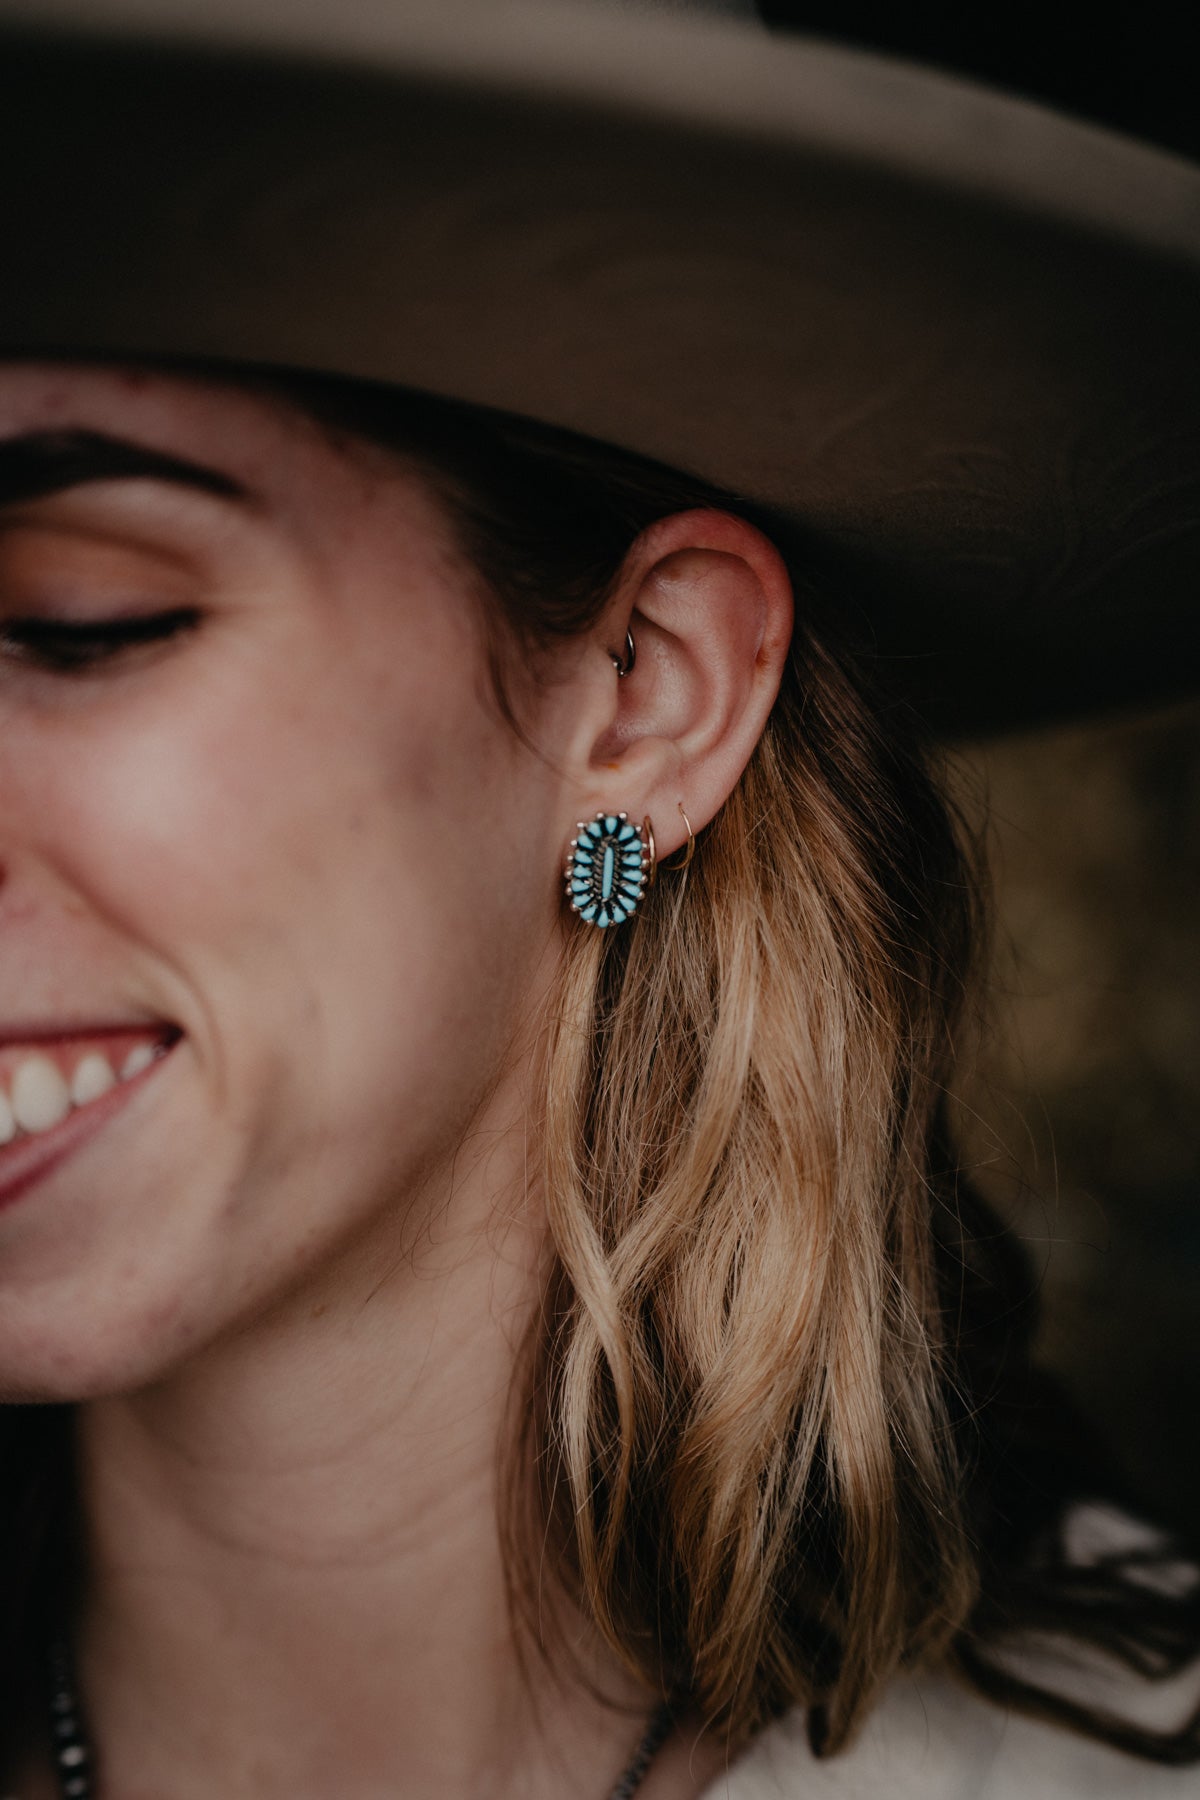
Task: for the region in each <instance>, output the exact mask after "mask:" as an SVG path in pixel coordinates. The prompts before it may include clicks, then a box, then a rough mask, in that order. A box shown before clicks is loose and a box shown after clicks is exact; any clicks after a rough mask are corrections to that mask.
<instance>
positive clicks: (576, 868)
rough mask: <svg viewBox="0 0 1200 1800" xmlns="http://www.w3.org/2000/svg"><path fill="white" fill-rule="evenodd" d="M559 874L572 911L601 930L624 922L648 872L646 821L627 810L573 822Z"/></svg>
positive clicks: (634, 907)
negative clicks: (637, 822) (637, 819)
mask: <svg viewBox="0 0 1200 1800" xmlns="http://www.w3.org/2000/svg"><path fill="white" fill-rule="evenodd" d="M575 832H576V835H575V836H574V837H573V838H572V839H571V843H570V846H569V854H568V856H567V862H566V867H565V869H564V870H563V874H564V876H565V878H566V884H567V900H568V902H569V904H570V907H571V911H572V912H576V913H578V914H579V916H580V918H581V919H583V920H585V921H586V923H587V924H589V925H598V926H599V927H600V928H601V929H602V930H605V929H607V927H608V926H610V925H623V924H624V923H625V921H626V919H628V918H629V917H630V916H631V915H632V914H633V913H634V912H635V911H636V910H637V907H638V906H639V904H640V903H641V899H642V895H643V894H644V893H645V891H646V886H647V883H648V882H649V880H650V875H651V858H650V850H649V847H648V841H647V840H649V842H653V834H652V832H651V829H650V821H649V819H646V820H644V821H643V823H642V826H641V828H640V829H639V827H638V826H636V825H631V824H630V823H629V815H628V813H602V812H601V813H597V814H596V817H595V818H594V819H591V820H589V821H588V822H587V823H585V822H584V821H583V820H582V819H581V820H580V822H579V824H578V825H577V826H576V827H575Z"/></svg>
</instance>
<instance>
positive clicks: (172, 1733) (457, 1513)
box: [79, 1151, 651, 1800]
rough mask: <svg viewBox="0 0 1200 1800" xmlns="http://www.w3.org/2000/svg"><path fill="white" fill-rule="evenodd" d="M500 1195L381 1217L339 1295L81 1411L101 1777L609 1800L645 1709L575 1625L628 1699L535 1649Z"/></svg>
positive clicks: (89, 1645) (524, 1295)
mask: <svg viewBox="0 0 1200 1800" xmlns="http://www.w3.org/2000/svg"><path fill="white" fill-rule="evenodd" d="M487 1166H488V1169H489V1171H490V1172H491V1174H492V1176H493V1178H494V1176H495V1172H496V1157H495V1152H494V1151H493V1152H492V1153H491V1154H489V1157H488V1159H487ZM494 1199H495V1195H494V1193H493V1194H491V1195H485V1194H483V1192H482V1190H481V1189H480V1188H479V1186H478V1183H474V1184H473V1183H472V1182H471V1181H470V1180H468V1181H467V1182H463V1183H460V1184H458V1185H456V1187H455V1190H454V1198H453V1201H452V1202H451V1201H450V1200H449V1199H448V1198H447V1197H446V1196H444V1195H443V1196H442V1197H441V1203H440V1204H439V1205H438V1206H437V1207H431V1206H429V1205H428V1204H427V1205H426V1206H425V1208H424V1211H423V1215H422V1216H423V1217H424V1219H425V1221H426V1228H425V1230H424V1232H423V1234H422V1240H421V1244H420V1247H419V1249H418V1250H417V1251H416V1252H413V1251H412V1250H411V1249H409V1250H408V1251H407V1253H404V1252H403V1251H402V1248H401V1246H400V1245H399V1243H398V1242H397V1241H394V1235H393V1234H392V1233H389V1232H384V1233H382V1234H375V1235H373V1236H372V1238H371V1241H370V1242H369V1243H363V1244H361V1245H359V1246H357V1247H356V1248H355V1250H354V1251H353V1253H352V1254H350V1255H349V1256H348V1258H347V1259H346V1261H345V1262H344V1263H343V1264H342V1265H341V1266H339V1268H338V1269H337V1270H336V1271H335V1272H333V1273H330V1274H329V1275H328V1276H327V1278H325V1279H324V1280H323V1284H322V1288H321V1291H319V1292H317V1291H315V1290H313V1289H311V1288H310V1289H308V1290H307V1291H306V1292H305V1293H304V1294H302V1295H297V1296H292V1297H291V1298H290V1299H289V1300H288V1301H287V1302H286V1303H285V1304H283V1305H281V1306H280V1307H279V1308H278V1309H277V1310H276V1311H275V1313H274V1314H272V1315H271V1316H270V1317H267V1318H264V1319H260V1320H259V1321H257V1322H256V1324H255V1325H254V1327H253V1328H252V1329H247V1330H244V1331H242V1332H239V1333H238V1334H237V1335H235V1336H233V1337H231V1338H229V1339H228V1340H226V1341H222V1342H220V1343H217V1344H214V1345H212V1346H210V1347H209V1348H208V1349H207V1350H206V1351H205V1352H204V1353H203V1354H202V1355H199V1356H197V1357H194V1358H192V1359H191V1360H190V1361H189V1362H188V1363H187V1364H186V1366H184V1367H182V1368H180V1369H179V1370H178V1371H176V1372H175V1373H174V1374H172V1375H171V1376H170V1377H168V1378H165V1379H163V1380H161V1381H159V1382H157V1383H156V1384H155V1385H154V1386H153V1387H150V1388H147V1389H143V1390H141V1391H139V1392H137V1393H133V1394H127V1395H122V1396H119V1397H115V1398H107V1399H103V1400H99V1401H96V1402H92V1403H90V1404H88V1405H87V1406H85V1407H84V1408H83V1409H82V1411H81V1424H80V1430H81V1467H82V1479H83V1499H84V1511H85V1518H86V1523H87V1531H88V1537H89V1569H90V1584H89V1591H88V1596H87V1603H86V1607H85V1612H84V1617H83V1620H82V1623H81V1629H80V1645H79V1664H80V1682H81V1687H82V1691H83V1694H84V1696H85V1705H86V1710H87V1712H88V1714H89V1716H90V1717H91V1719H92V1720H93V1721H94V1722H95V1735H96V1738H97V1741H98V1747H99V1754H100V1757H101V1759H102V1764H103V1767H104V1769H105V1771H106V1783H105V1786H106V1791H108V1792H111V1793H112V1794H119V1795H120V1796H121V1800H126V1796H128V1797H129V1800H142V1797H143V1796H147V1797H148V1796H149V1795H152V1794H155V1795H157V1794H163V1793H169V1794H170V1795H171V1796H172V1800H191V1796H192V1794H193V1793H195V1795H197V1796H199V1795H201V1794H204V1795H206V1796H208V1795H211V1794H212V1793H213V1792H220V1793H222V1794H223V1795H226V1796H228V1797H229V1800H241V1797H242V1796H247V1797H248V1796H250V1795H254V1796H255V1797H256V1800H267V1797H270V1796H275V1795H280V1796H282V1795H284V1794H287V1795H289V1796H296V1797H299V1800H305V1797H307V1796H312V1797H313V1800H316V1797H317V1796H328V1795H329V1794H330V1793H335V1792H336V1793H337V1794H339V1795H340V1796H346V1797H347V1800H357V1797H359V1796H361V1797H362V1800H366V1797H367V1796H371V1797H372V1800H374V1797H382V1796H384V1795H395V1794H396V1793H403V1794H404V1795H406V1796H409V1797H411V1800H424V1796H429V1797H430V1800H433V1796H434V1795H437V1796H438V1800H458V1797H462V1800H465V1797H466V1796H471V1797H472V1800H484V1797H488V1800H490V1797H492V1796H495V1797H496V1800H502V1797H507V1796H508V1795H510V1794H511V1795H515V1794H517V1793H521V1794H523V1795H527V1796H541V1795H545V1796H546V1797H547V1800H549V1796H551V1795H561V1794H562V1793H564V1792H571V1793H578V1794H580V1795H583V1796H587V1795H588V1794H591V1793H593V1792H594V1793H595V1796H596V1800H603V1796H604V1795H605V1794H606V1793H607V1792H608V1790H609V1788H610V1787H611V1785H612V1782H613V1781H614V1780H615V1778H616V1776H617V1774H618V1772H619V1770H620V1769H621V1767H622V1766H623V1764H624V1763H625V1762H626V1761H627V1760H628V1757H629V1755H630V1754H631V1752H632V1748H633V1746H634V1744H635V1743H636V1741H637V1738H638V1736H639V1734H640V1732H641V1730H642V1728H643V1727H644V1723H645V1717H646V1714H647V1713H648V1712H649V1710H650V1707H651V1701H650V1698H649V1696H645V1695H642V1694H640V1693H638V1692H637V1691H636V1690H634V1689H631V1688H630V1686H629V1684H628V1683H623V1682H621V1681H619V1680H617V1679H615V1678H614V1676H613V1671H612V1668H611V1667H610V1666H609V1665H608V1664H607V1663H606V1660H605V1657H604V1655H603V1654H602V1653H601V1652H600V1651H599V1650H598V1648H597V1647H596V1646H595V1645H594V1644H593V1643H592V1642H591V1641H590V1639H589V1636H588V1631H587V1628H586V1627H585V1625H584V1624H583V1622H582V1621H579V1620H577V1621H575V1624H574V1632H573V1636H574V1638H575V1641H576V1642H577V1644H578V1646H579V1648H580V1652H581V1658H582V1661H583V1663H584V1665H585V1666H586V1667H587V1668H588V1673H589V1674H590V1675H592V1677H593V1678H599V1679H600V1680H601V1681H602V1682H603V1681H606V1680H607V1684H608V1686H609V1689H610V1692H612V1693H613V1694H614V1696H615V1697H616V1698H619V1699H620V1700H621V1701H623V1702H625V1708H624V1709H623V1710H622V1709H619V1708H615V1707H613V1706H610V1705H606V1704H604V1703H603V1702H601V1701H600V1700H598V1699H596V1698H595V1697H593V1696H592V1695H590V1694H589V1693H588V1692H587V1689H586V1687H585V1686H584V1685H582V1684H581V1685H577V1686H571V1687H569V1688H567V1687H564V1688H561V1689H558V1690H556V1691H555V1692H554V1693H553V1695H552V1694H551V1692H550V1689H549V1685H548V1683H549V1677H548V1675H547V1673H546V1671H545V1669H544V1668H543V1666H542V1665H541V1664H540V1663H539V1661H538V1659H537V1658H536V1656H526V1657H524V1658H523V1657H521V1656H520V1655H519V1653H518V1652H519V1646H518V1644H517V1642H516V1640H515V1637H514V1627H513V1624H512V1621H511V1620H510V1617H509V1611H508V1607H507V1603H506V1592H505V1582H504V1569H503V1564H502V1556H501V1550H500V1545H499V1541H498V1535H497V1512H498V1498H499V1496H498V1492H497V1460H498V1451H499V1448H500V1445H501V1443H502V1439H503V1433H504V1431H505V1428H506V1423H507V1419H508V1411H509V1404H510V1386H511V1383H512V1380H513V1376H514V1371H515V1369H516V1366H517V1361H518V1356H519V1351H520V1348H521V1344H522V1341H523V1339H524V1337H525V1333H526V1330H527V1328H528V1325H529V1322H530V1319H531V1316H532V1311H533V1308H534V1306H535V1305H536V1302H537V1296H538V1290H539V1282H538V1276H537V1263H538V1257H539V1254H540V1252H539V1247H538V1246H539V1239H538V1235H537V1233H536V1232H535V1231H534V1230H533V1229H532V1228H531V1226H530V1224H529V1222H528V1218H527V1214H526V1212H525V1210H524V1209H520V1210H519V1211H518V1212H517V1213H516V1215H515V1216H514V1217H512V1219H511V1220H510V1222H509V1223H508V1224H507V1226H506V1227H504V1228H503V1229H501V1227H499V1226H497V1225H496V1223H495V1221H496V1219H497V1217H498V1216H499V1214H498V1211H497V1209H496V1207H495V1205H494ZM485 1201H486V1202H487V1203H486V1204H484V1202H485ZM511 1210H512V1209H510V1211H511ZM408 1216H409V1217H410V1218H411V1217H413V1216H414V1215H413V1212H412V1209H409V1214H408Z"/></svg>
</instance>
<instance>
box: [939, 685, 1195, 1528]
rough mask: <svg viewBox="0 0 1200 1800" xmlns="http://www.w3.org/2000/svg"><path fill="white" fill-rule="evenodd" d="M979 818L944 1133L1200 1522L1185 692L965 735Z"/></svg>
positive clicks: (1119, 1417) (1122, 1415)
mask: <svg viewBox="0 0 1200 1800" xmlns="http://www.w3.org/2000/svg"><path fill="white" fill-rule="evenodd" d="M957 782H958V786H959V789H960V791H961V796H962V798H963V801H964V804H965V806H966V809H967V810H968V811H969V812H970V813H971V814H972V815H973V816H974V817H975V818H976V819H978V818H979V817H981V816H982V815H983V814H984V813H986V814H987V816H988V818H989V821H990V822H989V824H988V828H987V829H988V835H989V845H990V853H991V861H992V866H993V871H994V875H995V881H996V947H995V954H994V959H993V967H992V973H991V981H990V1006H991V1018H990V1021H989V1022H988V1023H987V1025H986V1027H985V1028H984V1029H982V1030H981V1029H979V1028H976V1029H975V1030H974V1032H973V1033H972V1037H971V1039H970V1041H968V1042H967V1043H965V1044H964V1047H963V1056H962V1064H961V1070H960V1077H959V1081H958V1084H957V1107H956V1111H957V1124H958V1131H959V1139H960V1142H961V1143H962V1145H963V1146H964V1148H965V1151H966V1160H967V1163H968V1166H969V1167H971V1168H972V1170H973V1173H974V1175H975V1177H976V1179H977V1180H978V1181H979V1183H980V1185H981V1186H982V1187H983V1189H984V1191H985V1193H986V1194H987V1195H988V1196H989V1198H991V1199H992V1200H994V1201H995V1202H996V1203H997V1204H999V1206H1000V1207H1001V1209H1002V1211H1004V1212H1005V1213H1006V1214H1007V1215H1008V1216H1009V1217H1010V1219H1011V1220H1012V1221H1013V1222H1014V1223H1015V1225H1016V1227H1017V1229H1018V1231H1019V1232H1020V1234H1021V1236H1022V1237H1023V1238H1024V1239H1025V1240H1026V1243H1027V1245H1028V1246H1029V1248H1030V1251H1031V1253H1032V1255H1033V1259H1034V1263H1035V1267H1036V1270H1037V1272H1038V1280H1039V1284H1040V1288H1041V1297H1042V1302H1043V1325H1042V1337H1041V1348H1042V1353H1043V1356H1044V1359H1045V1360H1046V1361H1048V1362H1049V1363H1050V1364H1051V1365H1052V1366H1053V1367H1054V1368H1055V1369H1056V1370H1057V1371H1059V1373H1061V1375H1062V1376H1063V1377H1064V1378H1065V1380H1066V1381H1067V1383H1068V1385H1069V1386H1070V1388H1071V1390H1072V1392H1073V1393H1074V1394H1075V1396H1076V1398H1077V1399H1078V1400H1079V1402H1080V1403H1081V1405H1082V1406H1083V1408H1084V1410H1085V1412H1086V1413H1087V1414H1088V1415H1089V1417H1090V1418H1091V1419H1092V1420H1093V1421H1094V1422H1095V1423H1096V1424H1097V1425H1098V1426H1099V1427H1100V1428H1101V1429H1102V1431H1103V1433H1104V1436H1105V1437H1106V1438H1107V1439H1108V1441H1109V1442H1110V1443H1111V1444H1112V1445H1113V1446H1114V1447H1115V1449H1116V1450H1117V1452H1118V1456H1119V1459H1120V1461H1121V1462H1122V1464H1123V1465H1124V1467H1125V1468H1126V1470H1127V1471H1128V1473H1129V1474H1130V1475H1131V1476H1132V1477H1133V1478H1134V1481H1135V1484H1136V1486H1137V1487H1139V1488H1140V1489H1141V1491H1142V1492H1143V1493H1144V1494H1146V1495H1147V1497H1148V1498H1149V1499H1151V1500H1152V1501H1153V1502H1154V1503H1155V1504H1156V1505H1157V1507H1158V1508H1159V1509H1160V1511H1161V1514H1162V1515H1163V1517H1164V1520H1165V1521H1167V1522H1174V1523H1177V1524H1179V1525H1181V1526H1184V1527H1190V1529H1191V1530H1192V1531H1193V1532H1195V1531H1196V1529H1197V1527H1198V1526H1200V1442H1198V1438H1197V1432H1196V1429H1195V1427H1196V1424H1197V1421H1198V1420H1200V910H1198V908H1197V904H1196V900H1197V894H1198V892H1200V701H1193V702H1191V703H1189V704H1187V705H1182V706H1180V705H1176V706H1173V707H1170V708H1166V709H1161V710H1155V711H1151V712H1143V713H1139V714H1138V715H1137V716H1130V717H1121V718H1108V719H1105V720H1101V721H1092V722H1088V723H1076V724H1072V725H1068V726H1059V727H1057V728H1055V729H1049V730H1047V729H1042V730H1039V731H1038V732H1036V733H1029V734H1025V735H1022V736H1020V737H1014V738H1010V739H1001V740H997V741H995V742H993V743H991V744H987V745H981V746H976V747H974V748H971V749H968V750H966V751H964V752H962V753H961V754H960V755H959V756H958V758H957Z"/></svg>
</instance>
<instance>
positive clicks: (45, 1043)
mask: <svg viewBox="0 0 1200 1800" xmlns="http://www.w3.org/2000/svg"><path fill="white" fill-rule="evenodd" d="M179 1037H180V1033H179V1032H178V1031H177V1030H175V1029H174V1028H173V1027H168V1026H157V1027H143V1028H142V1029H140V1030H134V1029H128V1028H125V1029H113V1030H104V1031H97V1032H91V1033H87V1034H83V1033H79V1034H75V1033H72V1034H71V1035H69V1036H67V1035H62V1036H52V1035H48V1036H46V1037H44V1038H39V1039H37V1040H30V1039H25V1040H24V1041H22V1042H20V1043H13V1042H9V1043H7V1044H4V1045H2V1046H0V1204H3V1203H4V1202H5V1201H7V1200H11V1199H15V1198H16V1197H17V1194H18V1193H23V1192H24V1190H25V1189H26V1188H27V1187H29V1186H30V1185H31V1184H32V1182H33V1181H35V1180H37V1179H38V1178H39V1177H40V1176H41V1175H43V1174H45V1173H47V1172H48V1171H49V1169H51V1168H52V1167H53V1166H54V1165H55V1164H57V1163H58V1162H59V1161H61V1160H62V1158H63V1157H64V1156H66V1155H68V1154H69V1153H70V1152H71V1151H72V1150H74V1149H75V1148H77V1147H78V1145H79V1144H81V1143H82V1142H84V1140H85V1139H86V1138H88V1137H90V1136H91V1134H92V1131H93V1129H95V1128H98V1127H99V1126H100V1125H102V1124H103V1123H104V1122H105V1121H106V1120H107V1119H108V1118H109V1117H111V1116H112V1114H113V1113H114V1112H116V1111H117V1110H118V1109H119V1108H120V1107H121V1105H123V1103H124V1101H125V1099H126V1098H127V1097H128V1096H129V1094H130V1093H131V1092H132V1090H133V1089H134V1088H135V1087H136V1086H139V1085H140V1084H141V1082H142V1080H143V1079H144V1078H145V1077H146V1076H148V1075H149V1074H150V1072H151V1070H153V1069H154V1068H155V1066H156V1065H157V1064H158V1063H160V1062H162V1060H163V1059H164V1057H166V1056H167V1055H168V1054H169V1052H170V1051H171V1050H172V1049H173V1048H174V1046H175V1044H176V1043H177V1042H178V1041H179Z"/></svg>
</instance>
